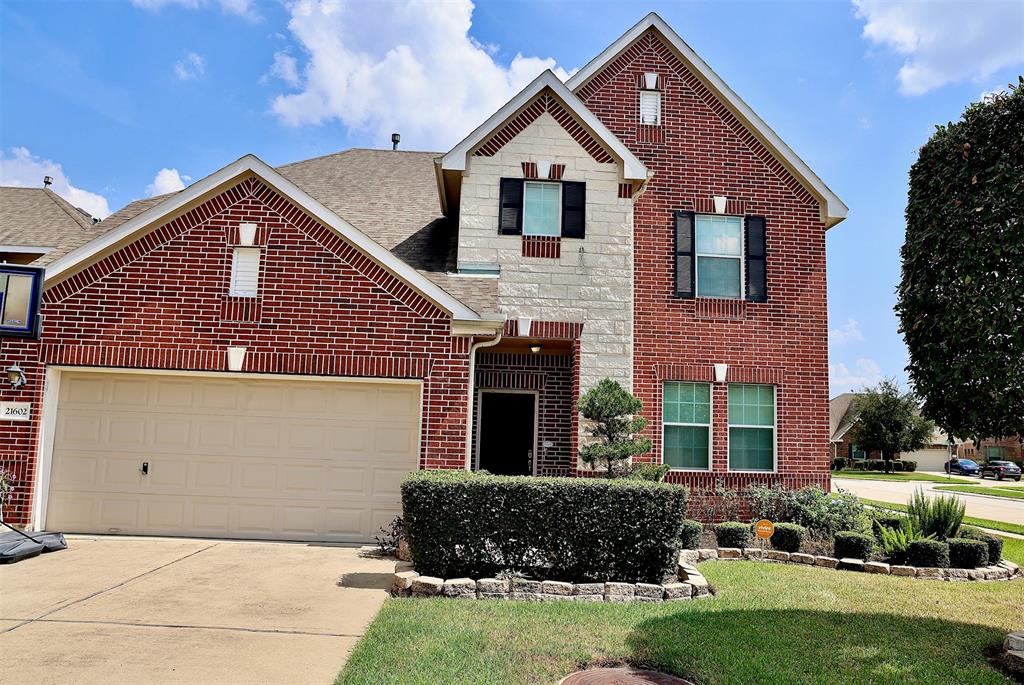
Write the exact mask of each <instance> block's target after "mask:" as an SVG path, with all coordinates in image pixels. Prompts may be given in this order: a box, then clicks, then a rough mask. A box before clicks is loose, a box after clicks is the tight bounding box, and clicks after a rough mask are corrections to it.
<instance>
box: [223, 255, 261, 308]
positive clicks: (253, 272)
mask: <svg viewBox="0 0 1024 685" xmlns="http://www.w3.org/2000/svg"><path fill="white" fill-rule="evenodd" d="M259 281H260V248H258V247H236V248H235V250H234V252H233V254H232V256H231V289H230V294H231V295H233V296H235V297H256V295H257V293H258V290H259Z"/></svg>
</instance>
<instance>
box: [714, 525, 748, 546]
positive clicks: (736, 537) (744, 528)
mask: <svg viewBox="0 0 1024 685" xmlns="http://www.w3.org/2000/svg"><path fill="white" fill-rule="evenodd" d="M715 539H716V540H718V546H719V547H739V548H740V549H743V548H744V547H747V546H749V545H750V524H748V523H740V522H739V521H726V522H725V523H719V524H718V525H716V526H715Z"/></svg>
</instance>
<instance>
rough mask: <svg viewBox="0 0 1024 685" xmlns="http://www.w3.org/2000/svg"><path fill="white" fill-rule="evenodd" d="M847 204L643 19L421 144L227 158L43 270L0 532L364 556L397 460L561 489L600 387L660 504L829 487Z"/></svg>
mask: <svg viewBox="0 0 1024 685" xmlns="http://www.w3.org/2000/svg"><path fill="white" fill-rule="evenodd" d="M846 211H847V210H846V207H845V206H844V205H843V204H842V202H841V201H840V200H839V199H838V198H837V197H836V196H835V195H834V194H833V193H832V192H831V191H830V190H829V189H828V188H827V187H826V186H825V185H824V184H823V183H822V181H821V180H820V179H819V178H818V177H817V176H816V175H814V173H813V172H812V171H811V170H810V169H809V168H808V167H807V166H806V164H804V163H803V162H802V161H801V160H800V159H799V158H798V157H797V156H796V155H795V153H793V151H792V150H790V149H789V148H788V147H787V146H786V145H785V143H783V142H782V141H781V140H780V139H779V138H778V136H777V135H776V134H775V133H774V132H773V131H772V130H771V129H770V128H768V126H767V125H766V124H765V123H764V122H763V121H761V119H760V118H758V117H757V115H756V114H754V113H753V112H752V111H751V110H750V108H749V107H748V106H747V105H746V104H745V103H744V102H743V101H742V100H740V99H739V97H738V96H737V95H736V94H735V93H733V92H732V91H731V90H730V89H729V88H728V86H726V85H725V84H724V83H723V82H722V81H721V79H720V78H719V77H718V76H717V75H716V74H715V73H714V72H712V71H711V69H710V68H709V67H708V66H707V65H706V64H705V63H704V62H703V61H702V60H701V59H700V58H699V57H698V56H697V55H695V54H694V53H693V52H692V50H691V49H690V48H689V46H687V45H686V44H685V43H684V42H683V41H682V40H681V39H680V38H679V36H677V35H676V34H675V33H674V32H673V31H672V29H671V28H669V27H668V26H667V25H665V24H664V22H663V21H662V20H661V19H660V18H659V17H657V16H656V15H653V14H652V15H649V16H648V17H646V18H645V19H644V20H642V21H641V22H640V23H638V24H637V25H636V26H634V27H633V28H632V29H630V30H629V31H628V32H627V33H626V34H625V35H623V36H622V37H621V38H620V39H619V40H618V41H616V42H615V43H614V44H613V45H611V46H610V47H608V48H607V49H606V50H605V51H604V52H602V53H601V54H600V55H599V56H598V57H596V58H595V59H594V60H593V61H592V62H590V63H589V64H587V65H586V66H585V67H584V68H583V69H581V70H580V71H579V72H577V73H576V74H575V75H574V76H573V77H572V78H571V79H570V80H569V81H568V82H567V83H564V84H563V83H562V82H561V81H559V80H558V79H557V78H556V77H555V76H554V75H553V74H552V73H551V72H549V71H548V72H545V73H544V74H542V75H541V76H539V77H538V78H537V79H536V80H534V81H533V82H532V83H531V84H530V85H528V86H527V87H526V88H525V89H524V90H523V91H522V92H521V93H520V94H519V95H517V96H516V97H515V98H513V99H512V100H511V101H510V102H509V103H508V104H506V105H505V106H504V107H502V108H501V109H500V110H499V111H498V112H496V113H495V114H494V115H493V116H492V117H491V118H489V119H488V120H487V121H486V122H483V123H482V124H481V125H480V126H479V127H478V128H477V129H476V130H475V131H473V132H472V133H470V134H469V135H468V136H467V137H466V138H465V139H464V140H463V141H462V142H460V143H459V144H458V145H456V146H455V147H454V148H453V149H452V150H450V151H448V152H447V153H437V154H431V153H414V152H399V151H374V150H350V151H348V152H343V153H338V154H335V155H328V156H326V157H321V158H317V159H313V160H307V161H304V162H298V163H296V164H289V165H287V166H283V167H280V168H277V169H274V168H271V167H269V166H268V165H266V164H264V163H263V162H262V161H260V160H259V159H257V158H255V157H253V156H251V155H250V156H246V157H243V158H242V159H240V160H238V161H236V162H234V163H232V164H230V165H228V166H226V167H224V168H223V169H221V170H220V171H217V172H215V173H214V174H211V175H210V176H208V177H207V178H204V179H202V180H200V181H197V182H196V183H194V184H192V185H191V186H189V187H188V188H186V189H185V190H182V191H180V192H178V193H176V194H173V195H169V196H166V197H162V198H155V199H152V200H145V201H142V202H140V203H134V204H132V205H129V206H128V207H126V208H125V209H123V210H121V211H120V212H117V213H115V214H114V215H112V216H111V217H109V218H108V219H107V220H106V221H103V222H101V223H100V224H99V225H98V226H97V228H98V229H99V230H102V231H103V234H102V236H101V237H99V238H97V239H95V240H94V241H92V242H91V243H89V244H88V245H85V246H83V247H82V248H80V249H78V250H75V251H74V252H72V253H70V254H68V255H66V256H64V257H62V258H61V259H59V260H57V261H55V262H53V263H51V264H50V265H48V268H47V283H46V285H47V288H46V291H45V293H44V305H43V311H44V315H45V325H44V332H43V337H42V340H41V341H39V342H38V343H34V342H12V341H5V342H4V349H5V352H4V355H3V360H4V362H5V363H10V362H11V361H16V362H17V363H18V364H20V365H21V366H22V367H23V368H24V369H25V370H26V372H27V374H28V378H29V383H28V385H26V386H25V387H24V388H23V389H21V390H20V391H14V390H12V389H11V388H9V387H7V386H3V387H2V389H0V398H2V399H4V400H20V401H31V402H32V403H33V410H32V420H31V421H30V422H27V423H22V424H12V423H6V424H0V445H2V446H3V447H0V450H2V451H0V462H3V463H6V464H9V465H13V467H14V468H15V469H16V471H17V472H18V473H19V474H20V477H21V478H22V480H23V482H25V483H29V484H31V486H32V487H33V488H34V489H33V493H32V497H31V498H28V497H26V498H24V499H23V500H22V501H20V503H19V504H18V506H17V507H16V508H15V510H14V511H13V518H15V520H18V521H22V522H24V521H28V520H29V519H31V523H32V525H33V526H35V527H38V528H42V527H47V528H51V529H61V530H65V531H83V532H99V533H106V532H122V533H151V534H189V535H208V536H232V537H251V538H292V539H319V540H366V539H368V538H369V537H370V536H372V535H373V534H374V533H375V532H377V530H378V528H379V527H380V526H382V525H384V524H386V523H387V522H388V521H389V520H390V518H391V517H392V516H394V515H395V514H396V513H397V512H398V511H399V508H400V505H399V495H398V484H399V482H400V480H401V479H402V477H403V475H404V474H405V473H407V472H408V471H409V470H411V469H416V468H453V469H458V468H483V469H487V470H489V471H492V472H498V473H518V474H537V475H573V474H576V473H578V472H579V468H578V465H577V460H576V454H577V449H578V446H579V443H580V441H581V440H582V439H584V438H582V437H581V436H582V435H583V430H584V428H585V427H584V426H581V425H580V421H579V417H578V413H577V412H576V411H575V403H576V401H577V399H578V398H579V396H580V394H581V392H585V391H586V390H587V389H589V388H590V387H592V386H593V385H594V384H595V383H596V382H597V381H599V380H600V379H601V378H604V377H611V378H614V379H616V380H618V381H619V382H621V383H623V385H625V386H626V387H628V388H630V389H631V390H632V391H633V392H634V393H636V394H637V395H638V396H639V397H640V399H641V400H643V403H644V414H645V415H646V416H647V417H648V418H649V420H650V425H649V428H648V429H647V434H648V435H649V437H650V438H651V439H652V442H653V450H652V452H651V454H650V455H646V456H645V457H644V458H646V459H650V460H654V461H659V462H660V461H664V462H665V463H668V464H670V465H671V466H672V467H673V470H672V472H671V473H670V475H669V479H670V480H672V481H675V482H684V483H688V484H691V485H695V486H713V485H714V484H715V481H716V480H717V479H722V480H723V481H724V482H725V483H726V484H727V485H728V486H729V487H732V488H737V489H739V488H742V487H744V486H746V485H747V484H750V483H753V482H767V483H780V484H782V485H784V486H786V487H799V486H803V485H808V484H818V485H821V486H823V487H826V488H827V487H828V484H829V468H828V467H829V464H828V459H827V449H826V446H827V444H828V436H829V434H828V415H827V411H826V406H827V401H828V372H827V349H826V341H827V309H826V288H825V231H826V230H827V228H829V227H830V226H833V225H835V224H837V223H839V222H840V221H842V219H843V218H844V217H845V216H846Z"/></svg>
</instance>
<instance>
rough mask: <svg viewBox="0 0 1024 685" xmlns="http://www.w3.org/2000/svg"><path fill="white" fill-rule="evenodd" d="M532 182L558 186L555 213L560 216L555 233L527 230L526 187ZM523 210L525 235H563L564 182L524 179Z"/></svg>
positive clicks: (550, 236)
mask: <svg viewBox="0 0 1024 685" xmlns="http://www.w3.org/2000/svg"><path fill="white" fill-rule="evenodd" d="M531 183H535V184H537V185H548V186H557V187H558V201H557V207H558V211H557V212H556V213H555V214H556V215H557V218H558V223H557V224H556V226H557V228H556V232H555V233H553V234H551V233H527V232H526V187H527V186H528V185H530V184H531ZM522 212H523V235H532V236H539V237H541V238H559V237H561V235H562V184H561V183H559V182H558V181H539V180H535V179H532V178H527V179H524V180H523V209H522Z"/></svg>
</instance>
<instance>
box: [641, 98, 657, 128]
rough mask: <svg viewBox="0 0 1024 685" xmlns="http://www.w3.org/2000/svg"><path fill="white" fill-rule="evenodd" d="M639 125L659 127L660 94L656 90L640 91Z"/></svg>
mask: <svg viewBox="0 0 1024 685" xmlns="http://www.w3.org/2000/svg"><path fill="white" fill-rule="evenodd" d="M640 123H641V124H648V125H651V126H660V125H661V93H659V92H658V91H656V90H641V91H640Z"/></svg>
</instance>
